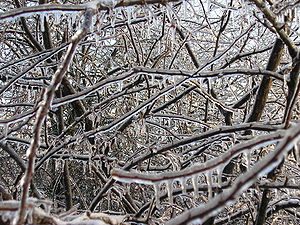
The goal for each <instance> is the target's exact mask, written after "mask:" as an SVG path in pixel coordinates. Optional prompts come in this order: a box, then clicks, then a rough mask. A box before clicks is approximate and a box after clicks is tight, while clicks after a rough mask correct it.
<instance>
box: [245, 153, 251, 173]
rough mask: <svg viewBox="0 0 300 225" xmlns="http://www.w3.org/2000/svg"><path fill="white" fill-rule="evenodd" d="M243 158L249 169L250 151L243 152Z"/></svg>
mask: <svg viewBox="0 0 300 225" xmlns="http://www.w3.org/2000/svg"><path fill="white" fill-rule="evenodd" d="M244 158H245V161H246V166H247V169H249V168H250V162H251V153H250V152H244Z"/></svg>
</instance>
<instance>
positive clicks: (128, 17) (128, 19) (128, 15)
mask: <svg viewBox="0 0 300 225" xmlns="http://www.w3.org/2000/svg"><path fill="white" fill-rule="evenodd" d="M126 11H127V22H128V24H130V23H131V14H132V7H130V6H128V7H127V9H126Z"/></svg>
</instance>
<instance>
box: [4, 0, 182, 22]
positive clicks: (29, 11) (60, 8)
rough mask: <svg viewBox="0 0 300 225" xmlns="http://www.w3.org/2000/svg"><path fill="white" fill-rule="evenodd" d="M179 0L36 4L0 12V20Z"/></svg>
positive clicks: (100, 0) (97, 0)
mask: <svg viewBox="0 0 300 225" xmlns="http://www.w3.org/2000/svg"><path fill="white" fill-rule="evenodd" d="M177 1H179V0H167V1H165V0H123V1H118V0H96V1H91V2H86V3H84V4H79V5H65V4H61V5H58V4H43V5H38V6H31V7H25V8H17V9H13V10H10V11H7V12H2V13H0V21H1V20H4V21H5V20H12V19H17V18H20V17H25V16H31V15H35V14H41V13H43V14H44V13H57V12H64V13H76V12H82V11H85V10H86V9H87V8H95V7H97V9H98V10H107V9H111V8H117V7H123V6H132V5H145V4H147V5H148V4H156V3H162V4H165V3H167V2H177Z"/></svg>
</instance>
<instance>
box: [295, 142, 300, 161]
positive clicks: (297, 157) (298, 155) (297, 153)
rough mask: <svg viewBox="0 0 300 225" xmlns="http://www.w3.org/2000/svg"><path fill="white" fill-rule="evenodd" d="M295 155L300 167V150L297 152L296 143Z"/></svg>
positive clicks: (296, 146) (296, 145)
mask: <svg viewBox="0 0 300 225" xmlns="http://www.w3.org/2000/svg"><path fill="white" fill-rule="evenodd" d="M295 154H296V161H297V164H298V165H300V150H299V146H298V143H296V144H295Z"/></svg>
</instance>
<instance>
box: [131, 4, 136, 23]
mask: <svg viewBox="0 0 300 225" xmlns="http://www.w3.org/2000/svg"><path fill="white" fill-rule="evenodd" d="M136 14H137V10H136V9H135V7H134V6H133V7H132V11H131V16H132V19H133V20H135V19H136V17H137V15H136Z"/></svg>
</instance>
